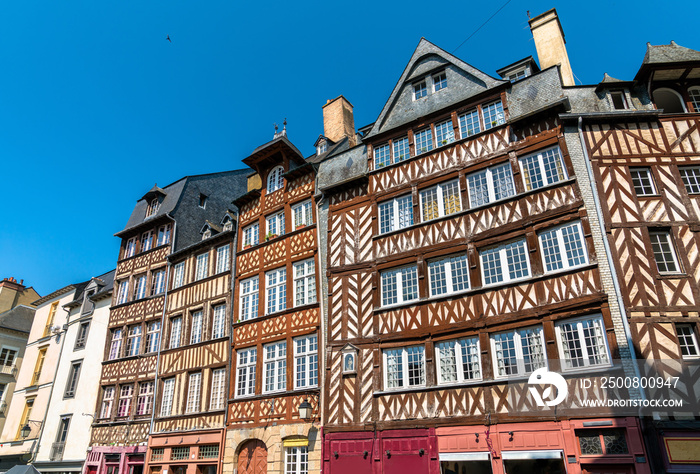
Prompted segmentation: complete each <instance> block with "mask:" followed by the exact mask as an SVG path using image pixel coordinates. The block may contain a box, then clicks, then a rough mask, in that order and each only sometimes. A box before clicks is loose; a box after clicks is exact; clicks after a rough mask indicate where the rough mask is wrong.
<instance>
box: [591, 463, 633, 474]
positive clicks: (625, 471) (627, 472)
mask: <svg viewBox="0 0 700 474" xmlns="http://www.w3.org/2000/svg"><path fill="white" fill-rule="evenodd" d="M582 473H583V474H634V468H633V467H632V466H624V465H623V466H620V465H619V464H618V465H610V466H608V465H600V466H582Z"/></svg>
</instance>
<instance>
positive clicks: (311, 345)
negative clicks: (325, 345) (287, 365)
mask: <svg viewBox="0 0 700 474" xmlns="http://www.w3.org/2000/svg"><path fill="white" fill-rule="evenodd" d="M293 344H294V389H295V390H297V389H302V388H311V387H318V336H317V335H316V334H310V335H308V336H302V337H297V338H295V339H294V341H293Z"/></svg>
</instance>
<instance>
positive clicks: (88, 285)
mask: <svg viewBox="0 0 700 474" xmlns="http://www.w3.org/2000/svg"><path fill="white" fill-rule="evenodd" d="M115 273H116V270H111V271H108V272H107V273H103V274H102V275H98V276H96V277H92V278H91V279H89V280H88V281H85V282H82V283H78V284H76V285H75V293H74V294H73V301H71V302H70V303H67V304H66V306H68V307H71V306H76V305H80V304H82V303H83V296H84V295H85V292H86V291H88V290H90V289H92V288H95V289H96V291H95V293H94V294H93V295H92V296H91V297H90V298H91V299H93V300H95V299H100V298H101V297H103V296H105V295H107V294H109V293H111V292H112V289H113V287H114V274H115Z"/></svg>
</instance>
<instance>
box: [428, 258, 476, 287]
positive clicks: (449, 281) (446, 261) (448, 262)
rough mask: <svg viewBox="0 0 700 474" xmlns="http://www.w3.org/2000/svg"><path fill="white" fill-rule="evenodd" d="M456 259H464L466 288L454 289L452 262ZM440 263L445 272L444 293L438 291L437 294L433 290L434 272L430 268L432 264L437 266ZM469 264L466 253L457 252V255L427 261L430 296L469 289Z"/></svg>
mask: <svg viewBox="0 0 700 474" xmlns="http://www.w3.org/2000/svg"><path fill="white" fill-rule="evenodd" d="M457 259H464V261H465V269H466V270H465V280H466V288H462V289H457V290H456V289H455V284H454V283H455V282H454V279H455V276H456V275H455V268H454V263H455V261H456V260H457ZM440 264H442V266H443V272H444V274H445V292H444V293H439V294H437V293H436V292H435V290H436V287H435V283H436V281H435V279H434V273H435V272H433V271H432V268H433V267H434V266H438V265H440ZM469 267H470V265H469V256H468V255H467V254H458V255H449V256H447V257H441V258H437V259H434V260H430V261H428V280H429V286H430V296H431V297H440V296H445V295H451V294H455V293H461V292H463V291H468V290H470V289H471V286H470V281H469V270H470V268H469Z"/></svg>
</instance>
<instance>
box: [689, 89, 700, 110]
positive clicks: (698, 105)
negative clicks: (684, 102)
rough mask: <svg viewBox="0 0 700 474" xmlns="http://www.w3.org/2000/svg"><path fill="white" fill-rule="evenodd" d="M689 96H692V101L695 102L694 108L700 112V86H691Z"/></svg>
mask: <svg viewBox="0 0 700 474" xmlns="http://www.w3.org/2000/svg"><path fill="white" fill-rule="evenodd" d="M688 97H690V102H691V103H692V104H693V110H695V112H700V87H698V86H695V87H689V88H688Z"/></svg>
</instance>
